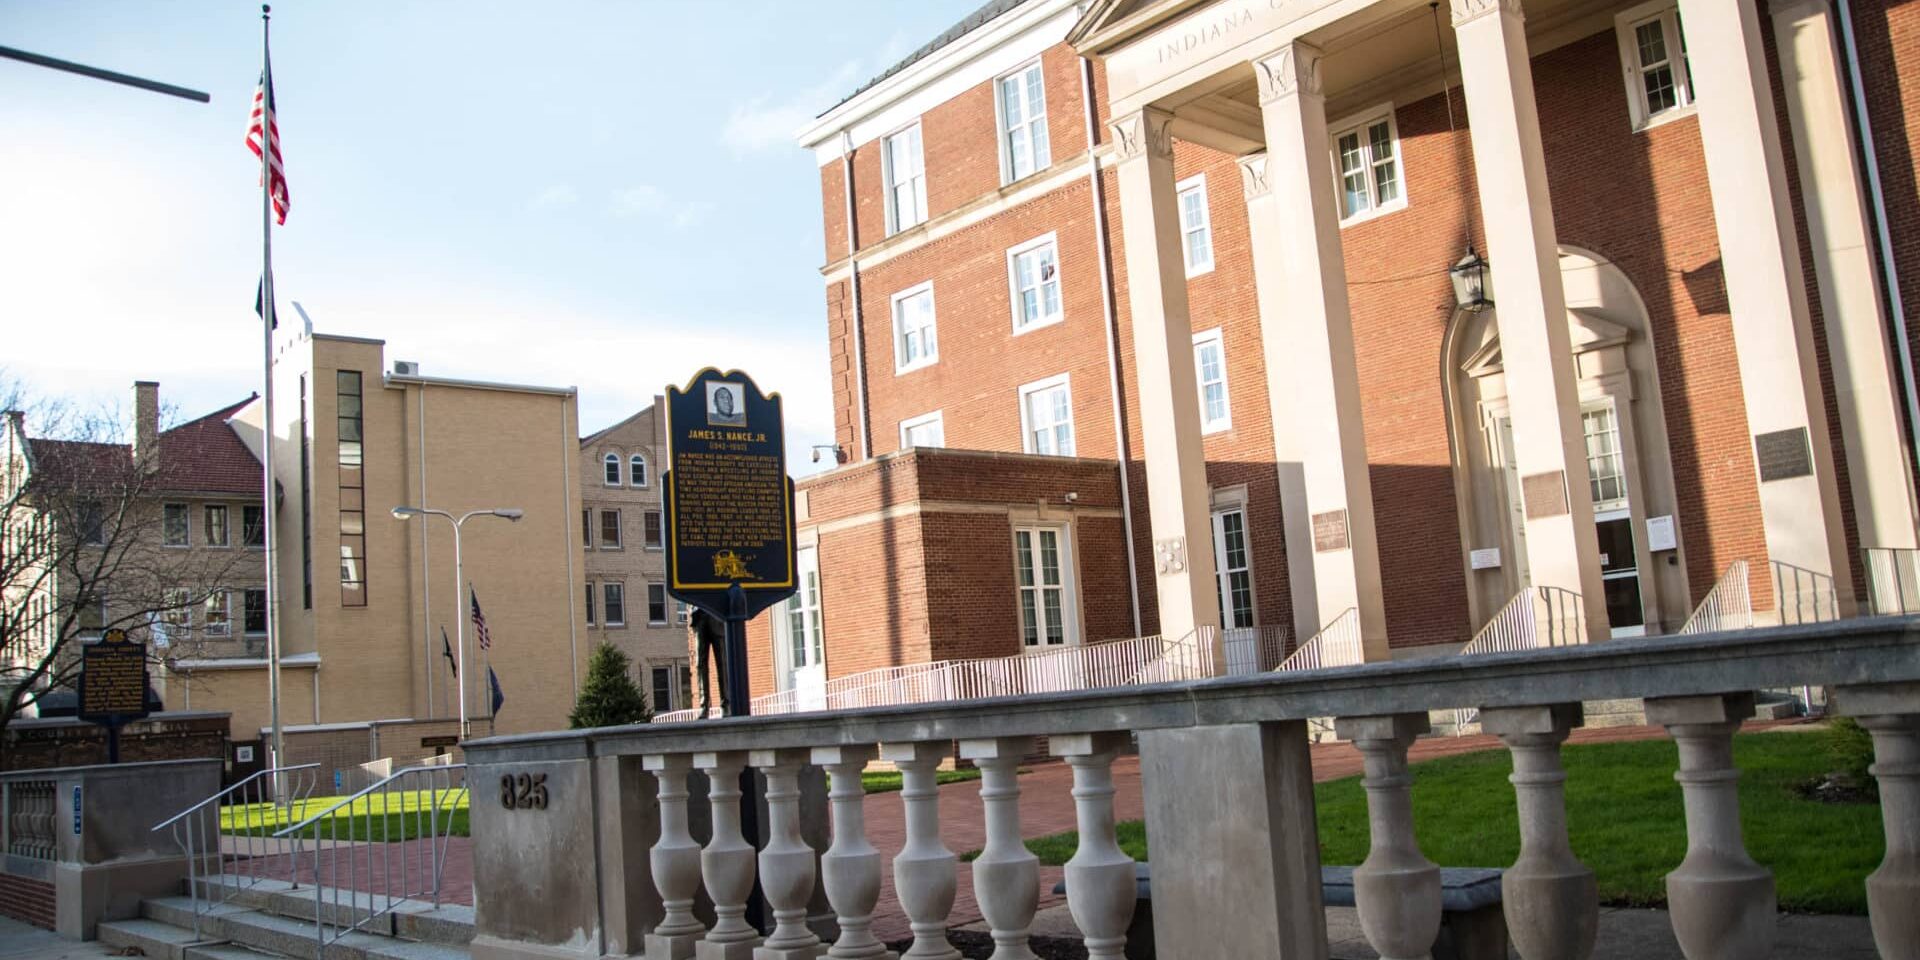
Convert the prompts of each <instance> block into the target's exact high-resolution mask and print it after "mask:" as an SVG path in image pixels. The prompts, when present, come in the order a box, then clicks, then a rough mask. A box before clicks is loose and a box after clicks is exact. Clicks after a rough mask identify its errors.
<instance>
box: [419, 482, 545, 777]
mask: <svg viewBox="0 0 1920 960" xmlns="http://www.w3.org/2000/svg"><path fill="white" fill-rule="evenodd" d="M424 516H433V517H445V518H447V522H448V523H451V524H453V604H454V607H453V609H454V611H455V616H454V618H453V623H454V629H455V630H456V631H458V636H459V640H460V642H459V646H458V648H457V650H456V652H455V653H454V670H455V671H456V672H458V673H459V674H460V683H459V687H460V739H462V740H465V739H467V738H468V736H469V735H471V733H472V731H471V730H469V729H468V727H467V618H466V617H465V616H462V615H460V613H459V611H460V590H461V588H462V587H464V586H465V585H466V582H467V577H466V570H465V568H464V567H463V566H462V565H461V561H460V527H461V525H462V524H465V523H466V522H467V521H468V520H471V519H473V518H474V517H503V518H505V519H507V520H509V521H511V522H513V523H519V522H520V518H521V517H523V516H526V511H524V510H521V509H519V508H518V507H497V508H494V509H491V510H469V511H467V512H466V513H464V514H461V515H460V516H458V517H455V516H454V515H453V514H451V513H448V512H447V511H445V510H435V509H432V508H430V507H394V508H393V518H394V519H395V520H411V519H413V518H414V517H424Z"/></svg>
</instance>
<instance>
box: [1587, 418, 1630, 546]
mask: <svg viewBox="0 0 1920 960" xmlns="http://www.w3.org/2000/svg"><path fill="white" fill-rule="evenodd" d="M1596 413H1605V414H1606V415H1607V432H1608V433H1610V434H1612V437H1613V439H1612V444H1613V449H1612V450H1611V451H1608V452H1607V453H1604V454H1601V455H1600V456H1599V457H1596V456H1595V455H1594V453H1593V452H1592V449H1591V446H1590V441H1589V439H1588V436H1587V429H1586V427H1587V417H1588V416H1589V415H1591V414H1596ZM1624 441H1625V435H1624V432H1623V431H1622V430H1621V429H1620V408H1619V406H1618V405H1617V404H1615V403H1614V399H1613V397H1611V396H1606V397H1601V398H1599V399H1597V400H1590V401H1588V402H1586V403H1583V404H1581V405H1580V444H1581V448H1582V449H1583V450H1584V451H1586V458H1587V482H1588V483H1589V484H1591V485H1598V484H1599V483H1600V482H1601V478H1600V476H1598V475H1597V474H1596V473H1595V472H1594V470H1593V462H1594V461H1595V460H1596V459H1601V458H1605V459H1607V460H1611V461H1612V462H1613V463H1614V465H1615V467H1616V469H1615V471H1614V473H1613V474H1612V475H1611V479H1613V480H1615V481H1616V482H1617V483H1618V484H1619V486H1620V495H1619V496H1618V497H1613V498H1610V499H1607V500H1602V499H1600V498H1599V497H1593V498H1592V499H1593V504H1594V507H1593V513H1594V519H1595V521H1600V520H1616V519H1619V518H1621V517H1624V516H1627V515H1628V512H1629V508H1630V507H1631V505H1632V503H1633V493H1632V491H1631V490H1630V489H1629V488H1628V484H1627V451H1626V448H1625V446H1624V445H1623V444H1624Z"/></svg>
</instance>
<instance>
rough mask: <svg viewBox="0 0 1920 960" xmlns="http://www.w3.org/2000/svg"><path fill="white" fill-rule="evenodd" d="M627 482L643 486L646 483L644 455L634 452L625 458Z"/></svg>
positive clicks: (645, 459)
mask: <svg viewBox="0 0 1920 960" xmlns="http://www.w3.org/2000/svg"><path fill="white" fill-rule="evenodd" d="M627 482H629V483H631V484H633V485H634V486H636V487H644V486H646V485H647V458H646V457H645V456H642V455H641V454H638V453H636V454H634V455H633V456H631V457H628V458H627Z"/></svg>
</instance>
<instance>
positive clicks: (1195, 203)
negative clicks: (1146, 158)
mask: <svg viewBox="0 0 1920 960" xmlns="http://www.w3.org/2000/svg"><path fill="white" fill-rule="evenodd" d="M1176 189H1177V190H1178V191H1179V194H1178V196H1179V198H1180V245H1181V247H1182V248H1183V249H1184V251H1185V252H1186V257H1187V276H1189V277H1197V276H1199V275H1201V274H1203V273H1206V272H1208V271H1210V270H1212V269H1213V217H1212V216H1211V215H1209V214H1208V212H1207V178H1206V175H1205V174H1201V175H1200V176H1196V177H1191V178H1189V179H1186V180H1182V181H1180V183H1179V184H1178V185H1177V187H1176Z"/></svg>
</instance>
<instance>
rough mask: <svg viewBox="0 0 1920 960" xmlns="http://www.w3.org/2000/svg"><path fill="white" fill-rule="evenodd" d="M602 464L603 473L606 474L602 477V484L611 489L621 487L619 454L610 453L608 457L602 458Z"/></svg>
mask: <svg viewBox="0 0 1920 960" xmlns="http://www.w3.org/2000/svg"><path fill="white" fill-rule="evenodd" d="M600 464H601V471H602V472H603V474H604V475H603V476H602V477H601V479H600V482H601V483H604V484H606V485H607V486H609V487H617V486H619V485H620V455H619V454H617V453H609V454H607V455H606V456H604V457H601V458H600Z"/></svg>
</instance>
